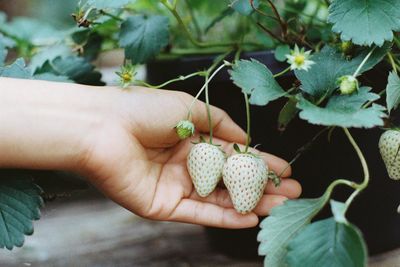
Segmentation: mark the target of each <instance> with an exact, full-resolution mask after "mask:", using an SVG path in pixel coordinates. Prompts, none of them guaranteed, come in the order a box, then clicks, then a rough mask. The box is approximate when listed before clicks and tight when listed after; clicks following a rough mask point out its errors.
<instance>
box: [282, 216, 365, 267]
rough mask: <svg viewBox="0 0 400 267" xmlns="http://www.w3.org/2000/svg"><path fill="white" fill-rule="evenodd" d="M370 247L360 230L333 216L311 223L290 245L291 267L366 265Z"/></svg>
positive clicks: (354, 266)
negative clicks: (337, 220) (339, 221)
mask: <svg viewBox="0 0 400 267" xmlns="http://www.w3.org/2000/svg"><path fill="white" fill-rule="evenodd" d="M367 255H368V253H367V248H366V245H365V242H364V240H363V238H362V234H361V232H360V231H359V230H358V229H357V228H356V227H355V226H353V225H351V224H350V225H347V224H342V223H337V222H335V220H334V219H333V218H329V219H326V220H323V221H318V222H315V223H313V224H310V225H308V226H307V227H306V228H305V229H304V230H303V231H301V232H300V234H299V235H298V236H296V237H295V238H294V239H293V240H292V241H291V242H290V244H289V246H288V253H287V263H288V265H289V266H290V267H304V266H324V267H365V266H366V265H367Z"/></svg>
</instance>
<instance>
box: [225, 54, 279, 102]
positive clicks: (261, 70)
mask: <svg viewBox="0 0 400 267" xmlns="http://www.w3.org/2000/svg"><path fill="white" fill-rule="evenodd" d="M230 75H231V79H232V80H233V82H234V83H235V84H236V85H237V86H238V87H240V88H241V89H242V91H243V93H245V94H248V95H251V97H250V103H251V104H253V105H259V106H264V105H266V104H268V102H270V101H273V100H275V99H278V98H280V97H281V96H284V95H285V94H286V92H285V91H284V90H283V89H282V87H281V86H280V85H279V84H278V83H277V81H276V80H275V79H274V76H273V75H272V73H271V71H270V70H269V69H268V68H267V67H266V66H265V65H264V64H262V63H261V62H259V61H257V60H255V59H251V61H249V60H240V61H239V62H237V64H235V65H234V66H233V69H232V71H230Z"/></svg>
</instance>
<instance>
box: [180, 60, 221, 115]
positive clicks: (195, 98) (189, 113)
mask: <svg viewBox="0 0 400 267" xmlns="http://www.w3.org/2000/svg"><path fill="white" fill-rule="evenodd" d="M225 67H226V65H225V64H222V65H221V66H220V67H219V68H218V69H216V70H215V71H214V73H213V74H212V75H211V76H210V78H209V79H208V81H206V83H205V84H204V85H203V87H202V88H201V89H200V90H199V92H198V93H197V95H196V96H195V97H194V99H193V101H192V103H191V104H190V106H189V112H188V116H187V119H188V120H190V118H191V116H192V108H193V106H194V103H196V101H197V99H198V98H199V97H200V95H201V94H202V93H203V91H204V90H205V89H206V87H207V86H208V84H209V83H210V82H211V80H212V79H213V78H214V77H215V76H216V75H217V74H218V73H219V72H220V71H221V70H222V69H223V68H225Z"/></svg>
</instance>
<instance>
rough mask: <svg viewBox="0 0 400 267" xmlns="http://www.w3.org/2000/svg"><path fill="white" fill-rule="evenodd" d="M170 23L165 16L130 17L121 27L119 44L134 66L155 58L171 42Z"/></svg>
mask: <svg viewBox="0 0 400 267" xmlns="http://www.w3.org/2000/svg"><path fill="white" fill-rule="evenodd" d="M168 28H169V22H168V18H167V17H164V16H150V17H145V16H142V15H136V16H131V17H128V18H127V19H126V20H125V21H124V22H123V23H122V26H121V32H120V39H119V44H120V46H121V47H124V48H125V57H126V58H128V59H130V60H131V61H132V63H133V64H140V63H145V62H147V61H148V60H150V59H152V58H154V57H155V56H156V55H157V54H158V53H160V51H161V49H162V48H164V47H165V46H166V45H167V44H168V41H169V32H168Z"/></svg>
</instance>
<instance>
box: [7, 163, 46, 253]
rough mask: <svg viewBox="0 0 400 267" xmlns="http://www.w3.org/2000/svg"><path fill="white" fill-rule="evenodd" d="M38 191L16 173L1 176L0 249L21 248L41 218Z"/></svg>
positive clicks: (40, 202)
mask: <svg viewBox="0 0 400 267" xmlns="http://www.w3.org/2000/svg"><path fill="white" fill-rule="evenodd" d="M40 194H41V189H40V188H39V187H38V186H36V185H35V184H34V183H33V182H32V179H30V178H27V177H25V175H21V174H18V173H15V172H5V171H2V172H1V173H0V248H7V249H9V250H11V249H13V248H14V247H21V246H22V245H23V243H24V240H25V237H24V235H31V234H32V233H33V224H32V220H38V219H39V218H40V210H39V208H40V207H42V205H43V201H42V198H41V197H40Z"/></svg>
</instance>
